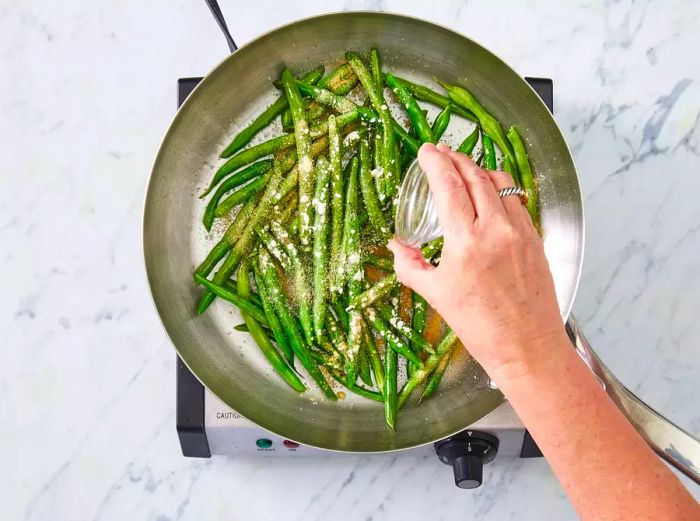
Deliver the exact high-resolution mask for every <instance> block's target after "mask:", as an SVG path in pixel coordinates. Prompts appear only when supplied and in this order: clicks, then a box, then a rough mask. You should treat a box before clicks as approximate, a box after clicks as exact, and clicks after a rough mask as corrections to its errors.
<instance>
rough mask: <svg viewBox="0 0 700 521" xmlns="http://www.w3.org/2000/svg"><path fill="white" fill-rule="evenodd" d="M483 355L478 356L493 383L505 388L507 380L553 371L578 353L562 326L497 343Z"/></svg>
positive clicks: (509, 381) (523, 378) (519, 379)
mask: <svg viewBox="0 0 700 521" xmlns="http://www.w3.org/2000/svg"><path fill="white" fill-rule="evenodd" d="M489 351H490V352H489V353H488V354H487V355H486V356H483V357H477V360H478V361H479V363H480V364H481V365H482V367H483V368H484V370H485V371H486V372H487V373H488V375H489V376H490V377H491V378H492V379H493V380H494V381H495V382H496V384H497V385H498V386H499V387H501V388H505V386H507V385H508V384H510V383H516V382H519V381H525V380H528V379H531V378H539V377H541V376H543V375H546V374H548V373H556V372H558V371H559V369H560V368H561V367H563V365H565V364H567V363H568V360H569V359H570V357H571V356H573V357H574V358H576V357H577V355H576V353H575V351H574V349H573V346H572V345H571V341H570V340H569V337H568V336H567V334H566V331H565V330H564V328H561V329H560V330H557V331H553V332H551V333H549V334H539V335H537V336H529V335H523V336H521V337H519V338H516V339H512V340H511V341H509V342H507V343H499V347H498V349H497V350H494V349H493V348H492V349H490V350H489Z"/></svg>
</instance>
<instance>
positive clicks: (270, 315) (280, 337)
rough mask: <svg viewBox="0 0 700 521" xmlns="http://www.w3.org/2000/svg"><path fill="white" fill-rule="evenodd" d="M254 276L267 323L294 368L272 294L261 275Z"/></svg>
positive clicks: (291, 351)
mask: <svg viewBox="0 0 700 521" xmlns="http://www.w3.org/2000/svg"><path fill="white" fill-rule="evenodd" d="M241 266H243V263H241ZM240 271H241V270H240V268H239V269H238V272H239V273H240ZM254 276H255V285H256V286H257V287H258V292H260V297H261V301H262V308H263V311H264V312H265V316H266V317H267V321H268V322H269V323H270V329H271V330H272V335H273V336H274V337H275V341H276V342H277V345H278V346H279V347H280V350H281V351H282V353H283V354H284V357H285V358H286V359H287V361H288V362H289V363H290V364H291V365H292V366H293V364H294V351H293V350H292V346H291V345H290V344H289V339H288V338H287V335H285V333H284V329H283V328H282V324H281V323H280V321H279V318H277V315H276V314H275V310H274V309H273V307H272V300H271V298H270V293H269V291H268V290H267V286H266V285H265V281H264V280H263V278H262V276H261V274H260V273H258V272H257V271H254Z"/></svg>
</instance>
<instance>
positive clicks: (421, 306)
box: [408, 291, 428, 376]
mask: <svg viewBox="0 0 700 521" xmlns="http://www.w3.org/2000/svg"><path fill="white" fill-rule="evenodd" d="M412 295H413V310H412V312H411V327H412V328H413V330H414V331H417V332H418V333H420V334H423V332H424V331H425V319H426V312H427V310H428V303H427V302H426V301H425V299H424V298H423V297H421V296H420V295H419V294H418V293H416V292H415V291H414V292H412ZM411 348H412V349H413V351H414V352H415V353H417V354H420V352H421V351H422V350H423V349H422V348H421V347H420V346H419V345H418V344H417V343H416V342H411ZM416 369H417V367H416V364H412V363H409V364H408V374H409V376H410V375H411V374H413V372H414V371H415V370H416Z"/></svg>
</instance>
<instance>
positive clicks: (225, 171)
mask: <svg viewBox="0 0 700 521" xmlns="http://www.w3.org/2000/svg"><path fill="white" fill-rule="evenodd" d="M295 85H296V84H295ZM359 117H360V114H359V112H357V111H352V112H347V113H345V114H341V115H340V116H338V118H337V120H336V122H337V125H338V128H339V129H340V128H343V127H345V126H347V125H349V124H350V123H352V122H353V121H355V120H356V119H358V118H359ZM306 134H308V136H309V137H310V138H311V139H316V138H321V137H323V136H325V135H326V134H328V122H326V121H322V122H319V123H318V124H316V125H313V126H311V128H310V129H309V130H308V132H306V133H305V135H306ZM295 143H296V137H295V135H294V134H283V135H281V136H278V137H276V138H273V139H270V140H268V141H265V142H264V143H260V144H259V145H255V146H252V147H250V148H246V149H245V150H243V151H242V152H239V153H238V154H236V155H235V156H233V157H232V158H230V159H229V160H228V161H227V162H226V163H224V164H223V165H221V167H220V168H219V169H218V170H217V171H216V173H215V174H214V178H213V179H212V181H211V183H210V184H209V186H208V187H207V189H206V190H205V191H204V192H202V194H201V195H200V196H199V197H200V199H201V198H203V197H205V196H206V195H208V194H209V193H210V192H211V191H212V190H213V189H214V187H215V186H216V185H217V184H218V183H219V182H220V181H221V180H222V179H224V178H225V177H227V176H228V175H229V174H230V173H231V172H234V171H235V170H238V169H239V168H241V167H242V166H245V165H247V164H249V163H251V162H252V161H256V160H258V159H260V158H261V157H264V156H268V155H270V154H277V153H278V152H280V151H282V150H284V151H285V152H284V155H283V156H281V157H278V158H276V159H277V160H278V162H280V164H281V167H282V169H283V171H285V170H286V166H287V165H289V168H291V166H292V165H294V162H295V161H297V156H298V154H296V151H294V152H293V153H292V154H291V155H290V154H289V153H288V152H291V151H287V149H289V148H290V147H293V146H294V144H295ZM311 147H312V151H313V144H312V145H311ZM311 155H312V156H313V152H312V153H311Z"/></svg>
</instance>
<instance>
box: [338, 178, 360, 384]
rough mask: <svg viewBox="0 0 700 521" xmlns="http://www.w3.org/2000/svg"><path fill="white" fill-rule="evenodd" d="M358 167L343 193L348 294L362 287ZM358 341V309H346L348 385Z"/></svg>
mask: <svg viewBox="0 0 700 521" xmlns="http://www.w3.org/2000/svg"><path fill="white" fill-rule="evenodd" d="M358 177H359V176H358V170H357V168H355V169H352V170H351V171H350V178H349V179H348V185H347V188H346V195H345V222H344V228H343V243H344V249H345V259H344V261H343V262H344V264H345V268H346V270H347V271H346V273H347V274H348V295H349V296H350V298H352V297H353V296H355V295H357V294H359V293H360V291H361V290H362V280H363V278H364V270H363V268H362V263H361V261H360V228H359V223H358V200H357V192H358V190H357V188H358V186H357V185H358ZM361 345H362V316H361V315H360V312H359V311H351V312H350V328H349V332H348V356H347V357H346V359H345V374H346V375H347V382H348V385H353V384H354V383H355V377H356V375H357V362H358V360H357V356H358V353H359V351H360V346H361Z"/></svg>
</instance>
